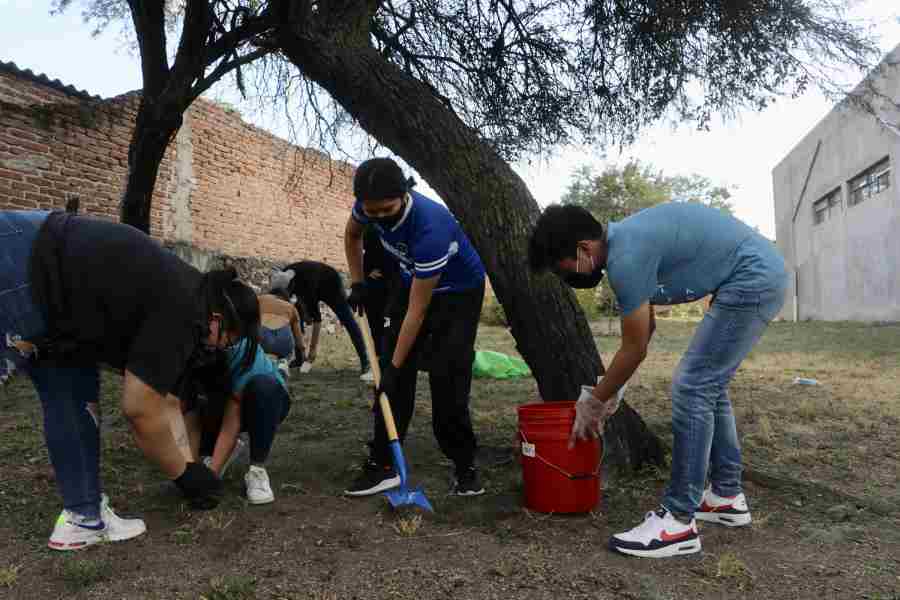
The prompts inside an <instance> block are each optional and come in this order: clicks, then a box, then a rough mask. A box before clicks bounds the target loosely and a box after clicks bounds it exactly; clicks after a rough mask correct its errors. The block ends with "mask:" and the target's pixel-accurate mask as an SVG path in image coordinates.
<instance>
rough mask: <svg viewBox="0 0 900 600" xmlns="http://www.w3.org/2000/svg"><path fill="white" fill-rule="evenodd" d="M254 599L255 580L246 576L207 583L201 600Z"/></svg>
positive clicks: (217, 579)
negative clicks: (207, 585)
mask: <svg viewBox="0 0 900 600" xmlns="http://www.w3.org/2000/svg"><path fill="white" fill-rule="evenodd" d="M254 598H256V580H255V579H253V578H252V577H248V576H246V575H240V576H229V577H221V578H215V579H213V580H212V581H210V583H209V587H208V588H207V589H206V591H205V592H203V593H202V594H200V599H201V600H253V599H254Z"/></svg>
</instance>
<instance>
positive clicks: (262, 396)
mask: <svg viewBox="0 0 900 600" xmlns="http://www.w3.org/2000/svg"><path fill="white" fill-rule="evenodd" d="M241 396H242V397H241V430H242V431H246V432H247V433H248V434H249V435H250V461H251V462H253V463H257V464H263V463H264V462H266V459H267V458H269V451H270V450H271V449H272V443H273V442H274V441H275V432H276V431H278V426H279V425H280V424H281V422H282V421H284V419H285V418H286V417H287V415H288V412H290V410H291V397H290V396H289V395H288V392H287V390H286V389H284V386H283V385H281V383H279V382H278V380H277V379H276V378H275V377H272V376H270V375H257V376H256V377H253V378H252V379H251V380H250V381H248V382H247V385H246V386H244V389H243V390H242V391H241Z"/></svg>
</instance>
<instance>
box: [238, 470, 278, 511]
mask: <svg viewBox="0 0 900 600" xmlns="http://www.w3.org/2000/svg"><path fill="white" fill-rule="evenodd" d="M244 483H245V484H246V485H247V502H249V503H250V504H269V503H270V502H274V501H275V494H273V493H272V486H270V485H269V474H268V473H267V472H266V470H265V469H264V468H263V467H257V466H255V465H250V468H249V469H247V474H246V475H244Z"/></svg>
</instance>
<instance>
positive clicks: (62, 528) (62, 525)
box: [47, 509, 107, 550]
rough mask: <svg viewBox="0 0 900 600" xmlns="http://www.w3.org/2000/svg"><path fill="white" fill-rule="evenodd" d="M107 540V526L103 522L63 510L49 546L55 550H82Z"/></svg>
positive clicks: (51, 535)
mask: <svg viewBox="0 0 900 600" xmlns="http://www.w3.org/2000/svg"><path fill="white" fill-rule="evenodd" d="M106 540H107V538H106V524H105V523H104V522H103V521H102V520H100V519H87V518H85V517H84V516H82V515H79V514H78V513H75V512H72V511H70V510H65V509H63V511H62V512H61V513H59V517H57V519H56V524H55V525H54V526H53V533H51V534H50V541H49V542H47V546H49V547H50V548H52V549H53V550H81V549H82V548H87V547H88V546H91V545H93V544H97V543H100V542H105V541H106Z"/></svg>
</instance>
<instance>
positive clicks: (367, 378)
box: [359, 367, 375, 384]
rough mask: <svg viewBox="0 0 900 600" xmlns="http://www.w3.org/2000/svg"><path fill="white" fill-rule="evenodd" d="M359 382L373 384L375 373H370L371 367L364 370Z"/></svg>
mask: <svg viewBox="0 0 900 600" xmlns="http://www.w3.org/2000/svg"><path fill="white" fill-rule="evenodd" d="M359 379H360V381H365V382H366V383H373V384H374V383H375V373H373V372H372V367H369V368H368V369H366V370H365V371H364V372H363V373H362V374H361V375H360V376H359Z"/></svg>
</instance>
